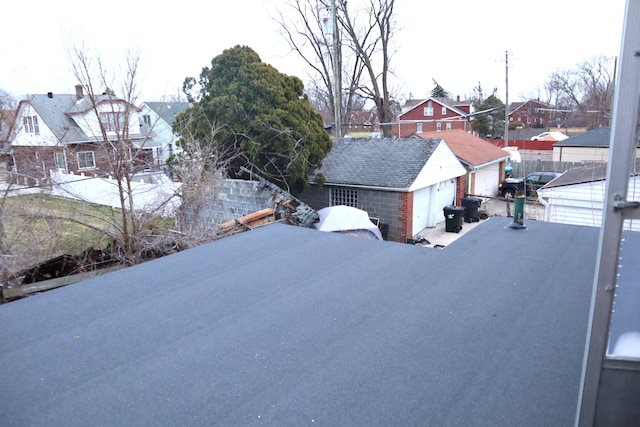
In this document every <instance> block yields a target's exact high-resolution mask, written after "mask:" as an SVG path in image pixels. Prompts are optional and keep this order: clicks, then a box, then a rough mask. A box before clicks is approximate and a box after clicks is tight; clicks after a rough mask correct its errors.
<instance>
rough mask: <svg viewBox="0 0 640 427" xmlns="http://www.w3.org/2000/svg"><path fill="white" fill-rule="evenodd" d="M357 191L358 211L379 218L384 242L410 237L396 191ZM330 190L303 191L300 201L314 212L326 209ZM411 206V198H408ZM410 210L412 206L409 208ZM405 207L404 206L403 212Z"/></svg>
mask: <svg viewBox="0 0 640 427" xmlns="http://www.w3.org/2000/svg"><path fill="white" fill-rule="evenodd" d="M354 190H357V191H358V206H357V207H358V209H362V210H364V211H367V212H368V213H369V216H371V217H375V218H379V219H380V223H381V224H383V226H382V227H381V229H382V231H383V232H386V236H385V238H386V240H393V241H397V242H405V241H406V239H407V238H408V237H411V236H410V234H411V224H410V222H411V217H410V218H409V224H408V226H409V228H408V234H409V235H408V234H407V231H406V227H407V223H406V221H404V219H402V215H403V212H402V211H401V210H400V208H401V207H402V206H403V203H405V199H404V198H403V197H405V196H402V195H403V194H407V193H401V192H397V191H379V190H367V189H362V188H354ZM329 194H330V188H329V186H325V187H323V188H321V189H319V188H318V187H316V186H312V187H311V188H309V189H307V190H305V191H304V192H303V193H302V194H301V195H300V199H301V200H302V201H303V202H305V203H306V204H308V205H309V206H311V207H312V208H313V209H315V210H319V209H322V208H326V207H327V206H329V203H330V198H329ZM409 198H410V199H411V203H412V204H413V197H409ZM411 208H412V206H411ZM406 209H407V207H406V206H405V210H406Z"/></svg>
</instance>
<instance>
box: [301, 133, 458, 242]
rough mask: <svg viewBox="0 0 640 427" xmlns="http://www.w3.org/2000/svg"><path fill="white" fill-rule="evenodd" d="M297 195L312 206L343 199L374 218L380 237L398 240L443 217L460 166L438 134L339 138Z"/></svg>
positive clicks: (452, 197) (453, 194)
mask: <svg viewBox="0 0 640 427" xmlns="http://www.w3.org/2000/svg"><path fill="white" fill-rule="evenodd" d="M317 172H318V174H322V175H323V176H324V184H323V185H318V184H317V183H314V182H312V185H311V188H309V189H308V190H306V191H305V192H303V193H302V194H301V195H300V199H301V200H303V201H304V202H305V203H307V204H309V205H310V206H311V207H312V208H314V209H321V208H324V207H327V206H336V205H346V206H352V207H356V208H359V209H362V210H365V211H367V212H368V213H369V216H371V217H375V218H378V219H379V221H380V224H382V226H381V229H382V231H383V235H384V236H385V239H386V240H394V241H399V242H404V241H406V239H409V238H411V237H413V236H415V235H416V234H418V233H419V232H420V231H422V230H423V229H425V228H428V227H435V225H436V223H438V222H441V221H444V220H445V218H444V212H443V208H444V207H445V206H447V205H453V204H455V203H456V200H457V199H458V196H457V189H458V188H457V185H456V182H457V178H458V177H460V176H463V175H465V173H466V170H465V168H464V167H463V166H462V164H460V162H459V161H458V159H457V158H456V156H455V154H454V153H453V152H452V151H451V149H450V148H449V147H448V146H447V144H446V143H445V142H444V141H443V139H442V138H433V139H421V138H417V137H416V138H405V139H389V138H371V139H348V138H347V139H341V140H337V141H334V143H333V148H332V149H331V151H330V152H329V154H328V155H327V157H325V159H324V161H323V163H322V167H321V168H320V170H318V171H317Z"/></svg>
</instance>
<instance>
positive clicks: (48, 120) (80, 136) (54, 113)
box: [18, 94, 139, 143]
mask: <svg viewBox="0 0 640 427" xmlns="http://www.w3.org/2000/svg"><path fill="white" fill-rule="evenodd" d="M108 102H126V101H124V100H122V99H119V98H114V97H113V96H109V95H105V94H102V95H98V96H97V97H96V105H98V104H103V103H108ZM26 104H29V105H31V107H32V108H33V109H34V110H35V111H36V113H37V114H38V116H40V118H41V119H42V121H43V122H44V123H45V124H46V126H47V127H48V128H49V129H50V130H51V132H52V133H53V134H54V136H55V137H56V139H57V140H58V141H59V142H61V143H73V142H91V141H99V140H101V139H102V137H101V136H98V135H87V134H86V133H85V132H83V131H82V128H81V127H80V126H78V124H77V123H76V122H75V120H73V119H72V116H73V115H76V114H82V113H86V112H88V111H90V110H91V108H93V107H92V106H91V101H90V99H89V97H88V96H84V97H83V98H82V99H80V100H78V98H77V95H75V94H73V95H69V94H46V95H41V94H35V95H29V96H28V97H27V99H24V100H22V101H20V103H19V105H18V113H19V112H20V110H21V109H22V108H24V106H25V105H26ZM132 108H133V111H136V112H138V111H139V108H138V107H136V106H132ZM18 125H19V124H18ZM130 139H132V140H133V139H135V138H134V137H133V136H131V137H130Z"/></svg>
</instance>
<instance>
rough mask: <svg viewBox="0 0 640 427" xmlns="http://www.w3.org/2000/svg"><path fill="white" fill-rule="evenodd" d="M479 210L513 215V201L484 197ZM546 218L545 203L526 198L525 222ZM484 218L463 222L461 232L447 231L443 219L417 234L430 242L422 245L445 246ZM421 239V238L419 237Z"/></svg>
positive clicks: (507, 215)
mask: <svg viewBox="0 0 640 427" xmlns="http://www.w3.org/2000/svg"><path fill="white" fill-rule="evenodd" d="M478 210H479V211H484V212H486V213H487V214H488V215H489V216H490V217H491V216H503V217H513V210H514V208H513V201H511V202H507V201H506V200H505V199H503V198H490V197H489V198H483V202H482V206H481V207H480V209H478ZM543 220H544V205H542V204H540V203H539V202H537V201H531V200H525V203H524V224H525V225H526V224H527V221H543ZM483 221H484V220H482V219H481V220H480V221H479V222H470V223H469V222H463V223H462V230H460V232H459V233H451V232H447V231H446V222H445V221H442V222H439V223H438V224H436V226H435V227H433V228H425V229H424V230H422V231H421V232H420V233H418V235H417V236H416V239H418V236H420V237H424V238H425V239H426V240H427V241H428V242H429V243H428V244H423V245H422V246H427V247H438V248H444V247H446V246H447V245H449V244H451V243H453V242H454V241H456V240H457V239H459V238H460V237H462V236H464V235H465V234H466V233H468V232H469V231H471V230H473V229H474V228H475V227H477V226H478V225H480V224H482V222H483ZM418 240H419V239H418Z"/></svg>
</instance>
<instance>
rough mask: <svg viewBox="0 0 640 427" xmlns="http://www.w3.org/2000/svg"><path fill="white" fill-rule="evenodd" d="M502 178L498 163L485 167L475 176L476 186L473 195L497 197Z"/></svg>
mask: <svg viewBox="0 0 640 427" xmlns="http://www.w3.org/2000/svg"><path fill="white" fill-rule="evenodd" d="M499 176H500V165H499V164H498V163H496V164H494V165H490V166H485V167H483V168H482V169H480V170H478V171H477V172H476V174H475V185H474V188H473V191H472V192H473V194H474V195H476V196H489V197H495V196H497V195H498V184H499V182H498V177H499Z"/></svg>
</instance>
